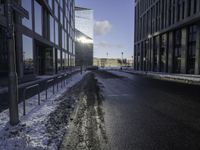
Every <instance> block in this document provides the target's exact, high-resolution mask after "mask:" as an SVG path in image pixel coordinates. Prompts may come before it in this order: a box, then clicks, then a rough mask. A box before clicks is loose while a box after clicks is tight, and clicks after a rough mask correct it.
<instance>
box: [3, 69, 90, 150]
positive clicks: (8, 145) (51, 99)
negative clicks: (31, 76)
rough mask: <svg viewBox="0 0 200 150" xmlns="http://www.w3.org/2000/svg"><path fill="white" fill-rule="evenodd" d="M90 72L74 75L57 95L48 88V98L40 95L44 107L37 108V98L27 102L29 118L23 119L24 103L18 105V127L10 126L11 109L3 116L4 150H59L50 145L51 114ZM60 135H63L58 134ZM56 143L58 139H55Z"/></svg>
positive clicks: (24, 117)
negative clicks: (49, 121)
mask: <svg viewBox="0 0 200 150" xmlns="http://www.w3.org/2000/svg"><path fill="white" fill-rule="evenodd" d="M86 74H87V72H85V73H83V74H82V75H81V74H75V75H73V76H72V77H71V78H69V79H67V80H66V81H67V84H66V86H65V87H62V88H61V84H60V85H59V89H58V92H57V87H55V91H56V93H55V95H53V94H52V88H49V89H48V99H47V100H46V98H45V92H42V93H41V94H40V96H41V105H39V106H38V103H37V96H34V97H32V98H30V99H28V100H26V112H27V114H26V116H23V103H20V104H19V106H18V107H19V115H20V123H19V125H17V126H15V127H12V126H10V125H9V123H8V121H9V110H5V111H4V112H2V113H0V149H1V150H13V149H16V150H31V149H34V150H35V149H36V150H43V149H48V150H49V149H57V147H56V145H57V143H54V144H52V143H51V144H49V143H48V141H49V139H50V138H51V136H50V135H49V133H47V132H46V131H47V130H46V125H47V121H48V118H49V115H50V114H51V113H52V112H53V111H54V110H55V109H56V108H57V107H58V105H59V104H60V103H61V98H62V97H63V96H64V94H65V92H66V91H67V90H68V89H69V88H71V87H73V86H74V85H75V84H76V83H78V82H79V81H80V80H81V79H82V78H83V77H84V76H85V75H86ZM58 134H60V133H58ZM55 141H56V140H55Z"/></svg>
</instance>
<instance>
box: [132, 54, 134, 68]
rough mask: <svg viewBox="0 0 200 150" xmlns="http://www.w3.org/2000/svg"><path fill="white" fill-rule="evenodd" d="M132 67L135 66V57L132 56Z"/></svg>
mask: <svg viewBox="0 0 200 150" xmlns="http://www.w3.org/2000/svg"><path fill="white" fill-rule="evenodd" d="M132 67H133V68H134V57H133V56H132Z"/></svg>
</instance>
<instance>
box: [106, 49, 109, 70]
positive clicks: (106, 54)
mask: <svg viewBox="0 0 200 150" xmlns="http://www.w3.org/2000/svg"><path fill="white" fill-rule="evenodd" d="M106 56H107V61H106V62H107V65H108V66H109V62H108V52H107V53H106ZM108 66H107V67H108Z"/></svg>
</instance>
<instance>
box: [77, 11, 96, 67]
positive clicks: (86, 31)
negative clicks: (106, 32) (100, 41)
mask: <svg viewBox="0 0 200 150" xmlns="http://www.w3.org/2000/svg"><path fill="white" fill-rule="evenodd" d="M75 28H76V31H75V37H76V38H75V39H76V40H75V53H76V60H75V62H76V66H92V65H93V32H94V27H93V10H91V9H88V8H82V7H76V8H75Z"/></svg>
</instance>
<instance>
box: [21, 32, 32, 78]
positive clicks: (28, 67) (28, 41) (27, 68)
mask: <svg viewBox="0 0 200 150" xmlns="http://www.w3.org/2000/svg"><path fill="white" fill-rule="evenodd" d="M22 41H23V44H22V46H23V62H24V74H31V73H33V71H34V62H33V40H32V38H30V37H28V36H26V35H23V36H22Z"/></svg>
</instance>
